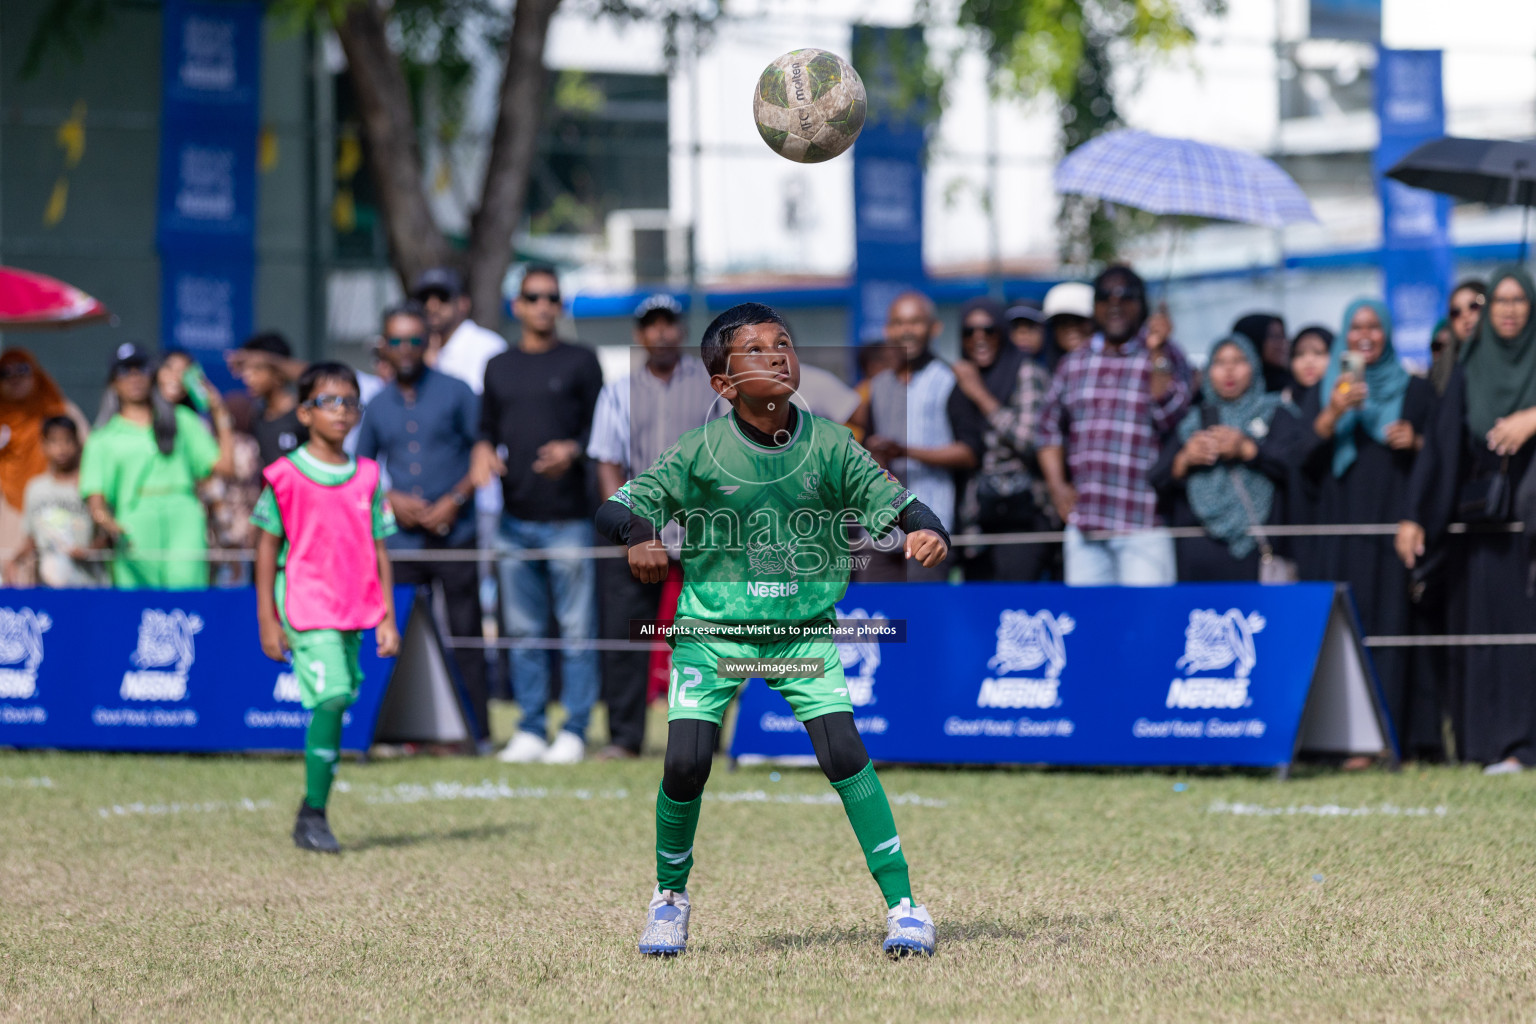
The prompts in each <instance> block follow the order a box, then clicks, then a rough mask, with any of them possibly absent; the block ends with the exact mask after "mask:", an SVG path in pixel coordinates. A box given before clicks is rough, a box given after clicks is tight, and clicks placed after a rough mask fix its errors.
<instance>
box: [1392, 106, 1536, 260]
mask: <svg viewBox="0 0 1536 1024" xmlns="http://www.w3.org/2000/svg"><path fill="white" fill-rule="evenodd" d="M1387 177H1389V178H1393V179H1395V180H1397V181H1400V182H1402V183H1403V184H1404V185H1412V186H1413V187H1414V188H1423V189H1428V190H1429V191H1431V192H1439V193H1441V194H1443V195H1448V196H1455V197H1456V198H1457V199H1467V200H1471V201H1472V202H1474V203H1489V204H1492V205H1504V206H1523V207H1525V208H1526V216H1527V220H1528V219H1529V215H1530V208H1531V207H1532V206H1536V143H1533V142H1511V141H1509V140H1507V139H1458V138H1454V137H1452V136H1446V137H1445V138H1443V139H1436V140H1434V141H1433V142H1426V143H1424V145H1422V146H1420V147H1418V148H1417V149H1415V150H1414V151H1413V152H1412V153H1409V154H1408V155H1407V156H1405V157H1403V158H1402V159H1401V160H1399V161H1398V162H1397V163H1396V164H1394V165H1393V167H1392V169H1391V170H1389V171H1387ZM1525 241H1526V240H1525V233H1524V232H1522V233H1521V238H1520V259H1521V261H1522V262H1523V261H1524V260H1525Z"/></svg>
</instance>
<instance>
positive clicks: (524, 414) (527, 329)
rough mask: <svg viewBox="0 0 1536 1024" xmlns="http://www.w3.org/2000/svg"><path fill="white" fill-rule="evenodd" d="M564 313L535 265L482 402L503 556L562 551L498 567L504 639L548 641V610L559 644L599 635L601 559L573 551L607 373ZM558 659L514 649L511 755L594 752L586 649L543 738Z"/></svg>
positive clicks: (585, 536)
mask: <svg viewBox="0 0 1536 1024" xmlns="http://www.w3.org/2000/svg"><path fill="white" fill-rule="evenodd" d="M562 308H563V307H562V305H561V302H560V279H559V277H558V276H557V275H556V273H555V270H554V268H553V267H547V266H532V267H529V268H528V269H527V271H525V272H524V274H523V281H522V284H521V286H520V287H519V288H518V293H517V298H516V300H515V301H514V302H513V305H512V311H513V313H514V314H515V315H516V316H517V319H518V321H519V322H520V323H521V324H522V327H523V334H522V337H521V338H520V339H519V340H518V343H517V346H516V347H515V348H510V349H508V350H507V351H505V352H503V353H501V354H500V355H498V356H496V357H495V358H493V359H492V360H491V361H490V362H489V363H488V364H486V367H485V393H484V395H483V396H482V399H481V403H480V441H479V443H478V444H477V445H476V446H475V466H476V471H475V472H476V477H477V479H489V478H490V477H491V476H493V475H494V476H499V477H501V489H502V497H503V499H504V501H505V510H504V511H503V512H502V516H501V529H500V531H499V532H498V535H497V547H498V550H499V551H501V552H504V553H505V554H508V555H514V554H520V553H522V552H524V551H527V550H529V549H536V550H539V551H544V552H550V551H553V552H554V554H553V555H551V556H548V557H540V558H538V559H536V560H535V559H525V558H502V559H501V560H500V565H499V567H498V568H499V573H500V582H501V595H502V601H501V605H502V614H503V617H504V619H505V625H506V631H507V635H508V636H510V637H512V638H513V639H518V640H534V639H542V638H544V637H545V636H547V634H548V625H549V619H550V615H551V613H553V615H554V618H555V621H556V623H557V624H558V625H559V627H560V638H561V639H562V640H566V641H577V642H581V641H590V640H594V639H596V637H597V589H596V572H595V570H594V568H593V565H592V561H593V560H592V559H590V558H587V557H585V556H584V555H582V554H580V553H567V551H568V550H569V551H574V552H579V551H580V549H583V548H588V547H591V546H592V545H593V543H594V541H595V535H594V534H593V532H592V508H593V505H594V504H595V502H594V501H593V499H592V495H591V493H590V492H589V489H588V487H587V474H586V453H587V443H588V441H589V440H590V438H591V434H592V412H593V409H594V408H595V407H596V405H597V396H598V393H599V392H601V391H602V389H603V370H602V367H601V366H599V365H598V362H597V355H596V353H594V352H593V351H592V350H591V349H590V348H588V347H586V346H585V345H573V344H571V343H569V342H566V341H562V340H560V338H559V336H558V335H557V334H556V333H555V328H556V326H557V325H558V324H559V321H560V313H561V310H562ZM562 549H567V550H562ZM549 658H550V652H549V651H546V650H534V649H531V648H526V647H524V648H517V649H514V650H513V651H512V693H513V696H514V697H516V699H517V703H518V706H519V707H520V708H521V709H522V713H523V717H522V720H521V721H520V722H519V723H518V727H517V734H516V735H515V736H514V737H513V738H512V742H511V743H509V744H507V747H506V749H505V750H503V751H502V752H501V754H500V755H499V756H500V757H501V758H502V759H503V760H506V761H544V762H545V763H547V764H573V763H575V762H577V761H580V760H581V759H582V758H583V757H584V756H585V753H586V734H587V723H588V720H589V719H590V717H591V714H592V705H593V704H594V703H596V701H597V695H598V683H599V679H598V663H597V651H596V650H595V649H594V648H593V647H592V646H591V645H588V644H583V645H582V646H580V647H567V648H563V649H562V650H561V652H560V683H561V690H560V701H561V703H562V704H564V705H565V710H566V719H565V722H564V723H563V725H562V726H561V729H560V735H559V736H558V737H556V739H555V740H554V742H553V743H551V742H549V741H548V740H547V738H546V736H545V729H546V726H547V724H548V721H547V718H546V715H545V705H546V703H547V702H548V699H549Z"/></svg>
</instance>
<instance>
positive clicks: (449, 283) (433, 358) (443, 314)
mask: <svg viewBox="0 0 1536 1024" xmlns="http://www.w3.org/2000/svg"><path fill="white" fill-rule="evenodd" d="M411 298H413V299H415V300H416V301H417V302H419V303H421V305H422V308H423V309H425V310H426V311H427V327H428V328H429V329H430V330H431V338H430V344H429V346H428V348H427V365H428V366H430V367H432V368H433V369H435V370H437V372H438V373H446V374H447V375H448V376H450V377H457V378H458V379H459V380H461V381H463V382H464V383H465V384H468V385H469V389H470V390H471V391H473V392H474V393H475V394H477V395H478V394H480V392H482V391H484V390H485V364H486V363H488V362H490V361H491V359H492V358H493V357H495V356H497V355H499V354H500V353H502V352H505V351H506V350H507V342H506V339H505V338H503V337H502V336H501V335H499V334H497V333H496V332H495V331H493V330H490V329H489V328H485V327H481V326H480V325H479V324H477V323H475V322H474V321H473V320H471V319H470V318H469V314H470V312H471V309H470V304H469V296H468V295H466V294H465V293H464V279H463V278H462V277H461V276H459V272H458V271H457V270H454V269H453V268H452V267H433V268H432V269H431V270H427V271H424V272H423V273H422V274H421V276H420V277H418V278H416V284H415V287H413V288H412V289H411Z"/></svg>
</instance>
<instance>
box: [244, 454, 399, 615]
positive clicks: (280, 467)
mask: <svg viewBox="0 0 1536 1024" xmlns="http://www.w3.org/2000/svg"><path fill="white" fill-rule="evenodd" d="M262 477H263V478H264V479H265V480H266V481H267V483H268V484H270V485H271V487H272V495H273V497H275V498H276V499H277V510H278V512H279V513H281V514H282V517H283V533H284V535H285V536H286V537H287V539H288V562H287V567H286V569H285V570H284V571H285V574H286V577H287V583H286V587H285V593H284V595H283V614H284V616H285V617H286V618H287V620H288V626H289V628H290V629H296V630H300V631H303V630H308V629H372V628H373V627H374V626H377V625H378V624H379V623H380V622H383V621H384V614H385V607H384V590H383V588H382V587H381V586H380V585H379V564H378V559H377V557H376V556H375V554H374V539H373V494H374V491H375V489H377V488H378V486H379V464H378V463H377V462H374V461H373V460H372V459H358V460H357V472H355V473H353V474H352V477H351V479H349V480H348V481H347V482H346V483H343V484H337V485H335V486H334V487H328V486H326V485H325V484H321V483H316V482H315V481H313V480H311V479H310V478H309V477H307V476H305V475H304V473H303V471H302V470H300V469H299V467H297V466H295V465H294V464H293V462H292V461H291V460H290V459H287V458H282V459H278V460H277V461H276V462H274V463H272V465H270V466H268V467H267V468H266V470H265V471H263V473H262Z"/></svg>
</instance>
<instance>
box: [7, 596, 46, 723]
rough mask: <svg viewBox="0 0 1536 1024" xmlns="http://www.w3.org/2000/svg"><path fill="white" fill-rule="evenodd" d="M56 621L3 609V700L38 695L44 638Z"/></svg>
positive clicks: (30, 612)
mask: <svg viewBox="0 0 1536 1024" xmlns="http://www.w3.org/2000/svg"><path fill="white" fill-rule="evenodd" d="M52 628H53V620H52V619H50V618H49V617H48V615H47V614H46V613H44V612H35V611H33V610H32V609H31V608H22V609H20V610H17V609H15V608H0V698H6V699H10V700H29V699H31V698H32V697H34V696H36V695H37V667H38V666H39V665H41V664H42V663H43V634H44V633H46V632H48V630H50V629H52Z"/></svg>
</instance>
